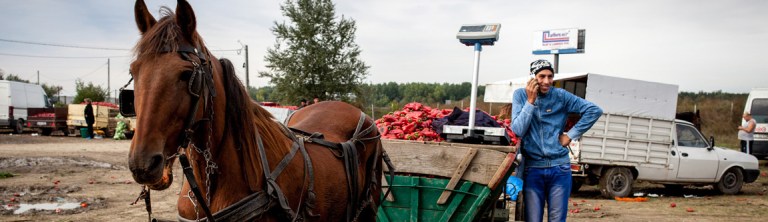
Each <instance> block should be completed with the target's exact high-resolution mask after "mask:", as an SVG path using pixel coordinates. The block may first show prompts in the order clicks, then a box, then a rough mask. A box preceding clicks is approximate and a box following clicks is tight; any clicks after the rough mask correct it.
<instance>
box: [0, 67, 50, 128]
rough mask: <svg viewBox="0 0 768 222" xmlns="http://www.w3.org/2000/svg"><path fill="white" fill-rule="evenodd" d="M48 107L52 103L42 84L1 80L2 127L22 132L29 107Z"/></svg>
mask: <svg viewBox="0 0 768 222" xmlns="http://www.w3.org/2000/svg"><path fill="white" fill-rule="evenodd" d="M46 107H52V105H51V102H50V101H49V100H48V97H47V96H46V95H45V91H43V87H41V86H40V85H35V84H31V83H23V82H16V81H8V80H0V128H11V129H13V132H14V133H21V132H22V131H23V130H24V124H25V122H26V121H27V108H46Z"/></svg>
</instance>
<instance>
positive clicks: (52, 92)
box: [43, 83, 64, 98]
mask: <svg viewBox="0 0 768 222" xmlns="http://www.w3.org/2000/svg"><path fill="white" fill-rule="evenodd" d="M63 89H64V87H61V86H57V85H53V84H51V85H48V84H45V83H43V91H45V95H47V96H48V98H54V97H55V96H56V95H58V94H59V93H60V92H61V90H63Z"/></svg>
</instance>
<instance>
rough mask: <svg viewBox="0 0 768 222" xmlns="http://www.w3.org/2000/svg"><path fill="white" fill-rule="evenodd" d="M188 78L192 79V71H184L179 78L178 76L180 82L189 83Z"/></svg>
mask: <svg viewBox="0 0 768 222" xmlns="http://www.w3.org/2000/svg"><path fill="white" fill-rule="evenodd" d="M190 78H192V71H184V72H182V73H181V76H179V79H180V80H181V81H189V79H190Z"/></svg>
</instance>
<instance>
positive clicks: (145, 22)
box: [133, 0, 157, 34]
mask: <svg viewBox="0 0 768 222" xmlns="http://www.w3.org/2000/svg"><path fill="white" fill-rule="evenodd" d="M133 11H134V13H135V16H136V25H137V26H139V31H141V34H144V33H146V32H147V30H149V29H150V28H152V26H154V25H155V24H156V23H157V20H155V17H153V16H152V14H150V13H149V10H147V4H144V0H136V6H134V8H133Z"/></svg>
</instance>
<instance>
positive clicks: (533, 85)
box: [525, 78, 539, 105]
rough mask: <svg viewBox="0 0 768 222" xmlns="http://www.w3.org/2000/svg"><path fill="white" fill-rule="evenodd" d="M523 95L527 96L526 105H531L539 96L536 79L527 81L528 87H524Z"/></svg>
mask: <svg viewBox="0 0 768 222" xmlns="http://www.w3.org/2000/svg"><path fill="white" fill-rule="evenodd" d="M525 93H526V94H528V103H530V104H531V105H533V102H535V101H536V96H538V95H539V81H538V80H536V78H532V79H531V80H528V85H526V86H525Z"/></svg>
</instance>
